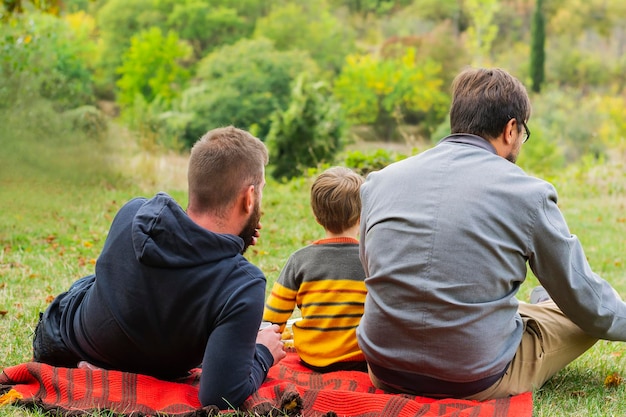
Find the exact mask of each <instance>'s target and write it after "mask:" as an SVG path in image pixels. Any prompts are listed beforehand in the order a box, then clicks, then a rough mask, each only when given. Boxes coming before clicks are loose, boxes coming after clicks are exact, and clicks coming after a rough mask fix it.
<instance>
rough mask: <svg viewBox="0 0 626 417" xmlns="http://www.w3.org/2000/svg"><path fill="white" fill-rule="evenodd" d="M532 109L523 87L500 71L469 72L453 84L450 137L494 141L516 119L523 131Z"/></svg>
mask: <svg viewBox="0 0 626 417" xmlns="http://www.w3.org/2000/svg"><path fill="white" fill-rule="evenodd" d="M530 112H531V106H530V99H529V98H528V93H527V92H526V88H525V87H524V86H523V85H522V83H521V82H520V81H519V80H518V79H517V78H515V77H513V76H512V75H510V74H509V73H507V72H506V71H504V70H503V69H500V68H466V69H464V70H463V71H461V73H460V74H458V75H457V76H456V78H455V79H454V81H453V82H452V106H451V107H450V130H451V133H469V134H473V135H477V136H481V137H483V138H485V139H488V140H491V139H494V138H496V137H498V136H499V135H500V134H501V133H502V131H503V130H504V127H505V126H506V124H507V122H508V121H509V120H510V119H512V118H514V119H517V121H518V123H517V124H518V126H519V129H520V131H521V128H522V123H521V122H527V121H528V119H529V118H530Z"/></svg>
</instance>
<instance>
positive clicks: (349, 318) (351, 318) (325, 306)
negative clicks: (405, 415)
mask: <svg viewBox="0 0 626 417" xmlns="http://www.w3.org/2000/svg"><path fill="white" fill-rule="evenodd" d="M364 279H365V273H364V272H363V266H362V265H361V262H360V260H359V243H358V240H356V239H353V238H348V237H341V238H328V239H321V240H317V241H315V242H313V243H312V244H311V245H308V246H306V247H303V248H301V249H299V250H298V251H296V252H294V253H293V254H292V255H291V256H290V257H289V260H288V261H287V264H286V265H285V267H284V268H283V270H282V271H281V273H280V276H279V277H278V280H277V281H276V282H275V284H274V286H273V288H272V292H271V294H270V295H269V297H268V299H267V301H266V304H265V312H264V315H263V320H264V321H270V322H272V323H276V324H278V325H280V326H281V331H282V330H284V328H285V324H286V323H287V320H288V319H289V318H290V317H291V315H292V313H293V311H294V308H295V307H296V306H298V308H299V309H300V311H301V313H302V320H300V321H298V322H296V323H294V325H293V336H294V346H295V348H296V351H297V352H298V354H299V355H300V358H301V359H302V361H303V362H305V363H306V364H308V365H311V366H314V367H318V368H324V367H328V366H331V365H334V364H337V363H338V362H360V361H364V360H365V359H364V357H363V354H362V352H361V350H360V349H359V346H358V344H357V340H356V328H357V326H358V325H359V321H360V320H361V316H362V315H363V305H364V303H365V295H366V289H365V284H364V282H363V281H364Z"/></svg>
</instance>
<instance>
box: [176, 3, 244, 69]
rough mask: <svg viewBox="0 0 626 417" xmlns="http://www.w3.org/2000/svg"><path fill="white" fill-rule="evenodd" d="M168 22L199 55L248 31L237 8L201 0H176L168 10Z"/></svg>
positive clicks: (239, 37)
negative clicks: (171, 8) (214, 5)
mask: <svg viewBox="0 0 626 417" xmlns="http://www.w3.org/2000/svg"><path fill="white" fill-rule="evenodd" d="M167 25H168V27H169V28H172V29H174V30H176V31H177V32H178V33H179V34H180V36H181V38H183V39H186V40H188V41H189V42H190V43H191V44H192V45H193V47H194V52H195V55H196V58H197V59H201V58H202V57H203V56H205V55H206V53H208V52H209V51H211V50H213V49H215V48H218V47H220V46H221V45H225V44H232V43H235V42H236V41H237V40H239V39H241V38H243V37H244V36H246V35H247V33H246V32H247V24H246V22H245V20H244V18H243V17H242V16H240V15H238V14H237V10H235V9H231V8H227V7H223V6H219V7H213V6H211V5H210V4H207V3H206V2H204V1H199V0H195V1H186V2H180V3H177V4H176V5H175V6H174V8H173V10H172V12H171V13H169V14H168V17H167Z"/></svg>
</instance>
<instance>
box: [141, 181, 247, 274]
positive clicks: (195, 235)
mask: <svg viewBox="0 0 626 417" xmlns="http://www.w3.org/2000/svg"><path fill="white" fill-rule="evenodd" d="M132 235H133V248H134V251H135V257H136V258H137V260H138V261H139V262H141V263H142V264H144V265H148V266H155V267H160V268H163V267H165V268H167V267H171V268H180V267H192V266H196V265H198V264H201V263H207V262H216V261H218V260H220V259H223V258H230V257H233V256H235V255H237V254H240V253H241V252H242V251H243V247H244V242H243V239H241V238H240V237H239V236H235V235H229V234H218V233H213V232H211V231H209V230H207V229H204V228H203V227H201V226H199V225H198V224H196V223H195V222H194V221H193V220H191V218H189V216H188V215H187V213H186V212H185V211H184V210H183V209H182V207H181V206H180V205H179V204H178V203H177V202H176V201H175V200H174V199H173V198H172V197H170V196H169V195H168V194H166V193H163V192H161V193H158V194H156V195H155V196H154V197H153V198H151V199H150V200H146V202H145V203H144V204H143V205H142V206H141V207H140V208H139V210H138V211H137V213H136V214H135V217H134V219H133V222H132Z"/></svg>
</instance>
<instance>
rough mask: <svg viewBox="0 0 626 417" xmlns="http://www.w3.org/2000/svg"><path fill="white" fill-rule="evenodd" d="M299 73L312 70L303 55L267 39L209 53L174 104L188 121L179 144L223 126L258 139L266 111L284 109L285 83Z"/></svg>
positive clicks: (287, 86) (262, 133)
mask: <svg viewBox="0 0 626 417" xmlns="http://www.w3.org/2000/svg"><path fill="white" fill-rule="evenodd" d="M304 71H308V72H311V73H312V74H315V73H316V72H317V67H316V64H315V62H314V61H313V60H311V58H310V56H309V55H308V54H307V53H306V52H304V51H278V50H276V48H275V47H274V45H273V43H272V42H271V41H269V40H268V39H254V40H251V39H244V40H240V41H239V42H237V43H235V44H233V45H227V46H223V47H221V48H220V49H218V50H216V51H214V52H212V53H211V54H209V55H208V56H207V57H206V58H204V59H203V60H202V61H201V62H200V63H199V65H198V70H197V73H196V77H195V78H196V83H195V84H194V85H193V86H191V87H189V88H188V89H187V90H186V91H185V92H184V94H183V97H182V98H181V100H180V103H179V105H178V110H179V111H180V112H182V113H185V114H190V115H191V117H192V119H191V122H190V123H189V125H188V127H187V132H186V134H185V141H186V142H188V143H189V144H192V143H194V142H195V141H196V140H197V138H198V137H199V136H201V135H202V134H203V133H205V132H206V130H207V128H209V127H217V126H223V125H229V124H232V125H235V126H237V127H241V128H243V129H246V130H250V131H252V132H253V133H254V134H255V135H257V136H258V137H260V138H262V139H263V138H264V137H265V136H266V135H267V133H268V132H269V130H270V124H271V115H272V113H274V111H276V110H284V109H285V108H286V107H287V105H288V103H289V96H290V92H291V91H290V85H291V82H292V81H293V80H294V79H295V78H296V77H297V76H298V74H300V73H301V72H304Z"/></svg>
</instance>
